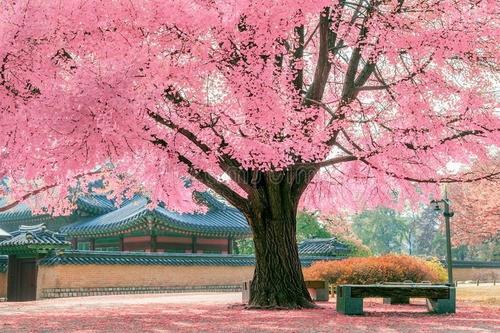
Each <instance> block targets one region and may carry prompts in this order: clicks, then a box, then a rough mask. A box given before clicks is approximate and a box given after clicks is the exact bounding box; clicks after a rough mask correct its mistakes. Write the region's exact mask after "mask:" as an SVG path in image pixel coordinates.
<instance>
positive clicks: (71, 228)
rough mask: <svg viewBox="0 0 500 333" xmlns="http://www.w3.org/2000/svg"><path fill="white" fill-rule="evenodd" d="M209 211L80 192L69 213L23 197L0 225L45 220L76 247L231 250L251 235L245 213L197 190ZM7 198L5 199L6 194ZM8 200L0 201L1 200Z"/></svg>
mask: <svg viewBox="0 0 500 333" xmlns="http://www.w3.org/2000/svg"><path fill="white" fill-rule="evenodd" d="M196 200H198V201H199V202H200V204H202V205H205V206H206V207H207V208H208V211H207V212H206V214H203V213H195V214H179V213H177V212H172V211H169V210H167V209H165V208H163V207H162V206H161V205H160V206H159V207H157V208H155V209H153V210H150V209H149V208H148V207H147V205H148V199H147V198H146V197H143V196H135V197H134V198H133V199H131V200H125V201H124V202H123V203H122V204H121V206H120V207H116V205H115V204H114V202H113V201H112V200H109V199H108V198H107V197H106V196H105V195H102V194H91V195H90V196H87V197H84V196H81V197H77V198H76V206H77V209H76V210H75V211H74V212H73V214H71V215H70V216H56V217H53V216H50V215H33V214H32V213H31V209H30V207H29V206H28V205H27V204H25V203H21V204H19V205H17V206H15V207H14V208H12V209H10V210H8V211H6V212H2V213H0V227H1V228H4V229H6V230H10V231H13V230H17V229H18V228H19V226H20V225H26V226H29V225H37V224H40V223H43V224H45V226H46V227H47V228H48V229H50V230H54V231H59V232H61V233H64V234H66V237H67V238H66V239H67V240H70V241H71V243H72V247H73V249H75V250H78V249H79V250H96V251H136V252H176V253H212V254H213V253H220V254H230V253H232V241H233V240H234V239H238V238H247V237H251V231H250V228H249V226H248V224H247V221H246V219H245V217H244V216H243V214H241V213H240V212H239V211H238V210H237V209H236V208H234V207H231V206H228V205H226V204H225V203H222V202H220V201H218V200H217V199H216V198H215V197H213V196H212V195H210V194H209V193H206V192H205V193H198V194H197V198H196ZM4 201H5V200H4ZM3 204H6V202H1V201H0V206H2V205H3Z"/></svg>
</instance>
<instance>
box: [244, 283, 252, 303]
mask: <svg viewBox="0 0 500 333" xmlns="http://www.w3.org/2000/svg"><path fill="white" fill-rule="evenodd" d="M250 283H252V280H250V281H244V282H243V283H242V286H241V301H242V302H243V303H248V301H249V300H250Z"/></svg>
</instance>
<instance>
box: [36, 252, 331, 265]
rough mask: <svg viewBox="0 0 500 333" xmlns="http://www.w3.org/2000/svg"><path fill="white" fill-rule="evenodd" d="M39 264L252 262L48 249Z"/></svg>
mask: <svg viewBox="0 0 500 333" xmlns="http://www.w3.org/2000/svg"><path fill="white" fill-rule="evenodd" d="M321 260H331V258H325V257H301V263H302V266H303V267H309V266H311V264H312V263H313V262H316V261H321ZM38 265H41V266H55V265H146V266H254V265H255V257H254V256H252V255H234V254H191V253H141V252H102V251H77V250H64V251H63V250H59V251H51V252H49V254H48V255H47V256H46V257H44V258H43V259H41V260H40V261H38Z"/></svg>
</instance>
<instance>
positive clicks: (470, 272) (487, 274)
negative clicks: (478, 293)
mask: <svg viewBox="0 0 500 333" xmlns="http://www.w3.org/2000/svg"><path fill="white" fill-rule="evenodd" d="M453 280H455V281H469V280H474V281H475V280H480V281H491V280H497V281H500V267H499V268H492V267H477V268H476V267H470V268H464V267H457V268H453Z"/></svg>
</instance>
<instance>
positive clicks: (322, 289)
mask: <svg viewBox="0 0 500 333" xmlns="http://www.w3.org/2000/svg"><path fill="white" fill-rule="evenodd" d="M250 283H252V281H251V280H250V281H243V284H242V286H241V300H242V302H243V303H248V301H249V300H250ZM305 283H306V287H307V290H308V291H309V294H310V295H311V298H312V299H313V300H315V301H328V300H329V299H330V294H329V292H328V283H327V282H326V281H305Z"/></svg>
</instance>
